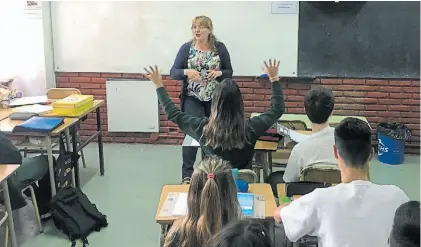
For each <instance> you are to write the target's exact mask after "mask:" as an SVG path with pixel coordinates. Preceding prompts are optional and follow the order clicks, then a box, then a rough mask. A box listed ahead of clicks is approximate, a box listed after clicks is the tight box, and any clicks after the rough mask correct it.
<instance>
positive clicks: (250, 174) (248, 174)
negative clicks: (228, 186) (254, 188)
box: [238, 169, 259, 184]
mask: <svg viewBox="0 0 421 247" xmlns="http://www.w3.org/2000/svg"><path fill="white" fill-rule="evenodd" d="M238 178H239V179H242V180H245V181H246V182H247V183H249V184H252V183H257V182H258V181H259V178H258V177H257V174H256V173H255V172H254V171H252V170H250V169H242V170H238Z"/></svg>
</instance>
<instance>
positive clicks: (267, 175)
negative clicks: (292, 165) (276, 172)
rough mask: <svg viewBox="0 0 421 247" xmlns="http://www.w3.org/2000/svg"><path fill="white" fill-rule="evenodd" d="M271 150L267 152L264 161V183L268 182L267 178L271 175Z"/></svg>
mask: <svg viewBox="0 0 421 247" xmlns="http://www.w3.org/2000/svg"><path fill="white" fill-rule="evenodd" d="M269 153H270V152H269V151H266V152H265V159H264V162H263V183H266V179H267V178H268V177H269V170H270V166H269Z"/></svg>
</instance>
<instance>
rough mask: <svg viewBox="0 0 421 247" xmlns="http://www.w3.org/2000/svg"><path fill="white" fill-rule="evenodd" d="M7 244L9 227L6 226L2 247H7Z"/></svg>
mask: <svg viewBox="0 0 421 247" xmlns="http://www.w3.org/2000/svg"><path fill="white" fill-rule="evenodd" d="M8 243H9V226H8V225H7V224H6V229H5V230H4V246H5V247H7V244H8Z"/></svg>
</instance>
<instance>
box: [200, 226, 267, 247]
mask: <svg viewBox="0 0 421 247" xmlns="http://www.w3.org/2000/svg"><path fill="white" fill-rule="evenodd" d="M272 246H273V244H272V240H271V238H270V235H269V232H268V230H267V229H266V227H265V226H264V225H263V224H262V223H261V221H260V220H256V219H253V220H250V219H248V220H240V221H235V222H232V223H230V224H228V225H227V226H225V227H224V228H223V229H222V231H220V232H218V233H217V234H215V235H213V237H212V238H211V239H210V240H209V241H208V242H207V243H206V244H205V245H204V247H272Z"/></svg>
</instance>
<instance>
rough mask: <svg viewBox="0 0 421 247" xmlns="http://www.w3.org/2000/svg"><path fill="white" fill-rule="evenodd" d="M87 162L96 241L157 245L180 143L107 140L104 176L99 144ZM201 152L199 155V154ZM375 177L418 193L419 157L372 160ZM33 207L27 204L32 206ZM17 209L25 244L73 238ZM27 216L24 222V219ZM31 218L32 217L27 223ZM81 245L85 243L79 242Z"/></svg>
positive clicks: (55, 245) (54, 245) (42, 246)
mask: <svg viewBox="0 0 421 247" xmlns="http://www.w3.org/2000/svg"><path fill="white" fill-rule="evenodd" d="M85 155H86V159H87V163H88V164H87V165H88V168H86V169H82V170H81V181H82V184H83V190H84V192H85V193H86V194H87V195H88V197H89V198H90V199H91V201H92V202H94V203H95V204H97V206H98V208H99V210H100V211H102V212H103V213H104V214H106V215H107V216H108V221H109V226H108V227H107V228H105V229H103V230H102V231H101V232H99V233H93V234H91V236H89V238H88V240H89V242H90V246H92V247H99V246H101V247H116V246H121V247H155V246H158V238H159V226H158V225H157V224H156V223H155V221H154V217H155V213H156V207H157V204H158V200H159V195H160V190H161V187H162V186H163V185H165V184H176V183H179V182H180V170H181V148H180V147H179V146H157V145H123V144H107V145H105V168H106V170H105V176H104V177H100V176H99V169H98V167H99V164H98V155H97V149H96V145H95V144H93V145H90V146H88V147H87V148H86V151H85ZM198 157H199V156H198ZM371 179H372V180H373V181H374V182H376V183H381V184H396V185H398V186H400V187H401V188H402V189H403V190H404V191H405V192H406V193H407V194H408V196H409V197H410V198H411V199H415V200H419V199H420V157H419V156H408V157H406V160H405V163H404V164H402V165H399V166H390V165H384V164H381V163H379V162H378V161H377V160H373V161H372V165H371ZM28 208H29V207H28ZM24 211H25V212H19V211H18V212H16V213H15V214H16V219H15V220H16V221H19V224H18V229H17V230H18V232H19V235H20V236H19V242H20V243H21V245H20V246H22V247H61V246H64V247H68V246H70V242H69V241H68V240H67V239H66V237H65V236H64V235H62V234H60V233H59V232H58V231H57V230H56V229H55V228H54V226H53V225H52V224H51V222H50V223H49V224H47V226H46V227H45V231H44V233H43V234H39V235H37V234H36V232H35V233H34V231H36V227H35V226H34V225H35V224H34V220H33V217H31V215H32V213H31V211H28V209H26V210H24ZM22 221H24V222H25V223H24V224H22V223H20V222H22ZM28 222H29V223H28ZM77 246H82V245H81V244H80V243H78V245H77Z"/></svg>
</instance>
